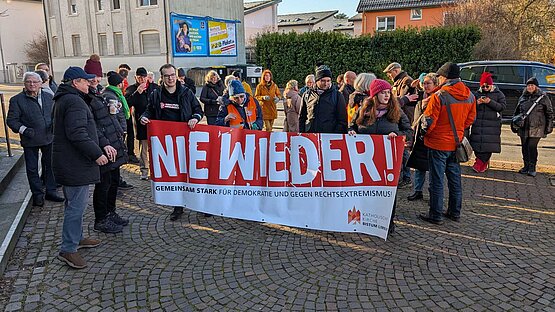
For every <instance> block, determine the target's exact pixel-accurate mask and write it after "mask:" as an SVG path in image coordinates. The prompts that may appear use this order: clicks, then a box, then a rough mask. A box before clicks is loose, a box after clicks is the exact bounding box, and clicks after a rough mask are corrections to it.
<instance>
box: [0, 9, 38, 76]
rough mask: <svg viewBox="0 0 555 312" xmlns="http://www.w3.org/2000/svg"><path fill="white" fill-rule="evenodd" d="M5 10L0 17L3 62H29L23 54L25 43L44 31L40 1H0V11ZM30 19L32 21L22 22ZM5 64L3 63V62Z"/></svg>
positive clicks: (2, 70) (1, 69)
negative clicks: (3, 14)
mask: <svg viewBox="0 0 555 312" xmlns="http://www.w3.org/2000/svg"><path fill="white" fill-rule="evenodd" d="M4 10H7V11H6V13H5V15H6V16H4V17H0V37H1V40H2V52H3V54H4V62H5V63H6V64H9V63H17V64H18V65H21V64H24V63H29V61H28V60H27V56H26V55H25V43H27V42H28V41H30V40H32V39H33V37H37V36H38V35H39V34H40V32H41V31H42V32H44V29H45V27H44V12H43V10H42V4H41V3H40V2H27V1H17V0H12V1H9V2H8V1H6V0H2V1H0V12H2V11H4ZM23 21H32V22H23ZM4 65H5V64H4ZM4 69H5V66H4V68H1V66H0V79H1V81H3V82H5V81H4Z"/></svg>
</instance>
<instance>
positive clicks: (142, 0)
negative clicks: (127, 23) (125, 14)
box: [139, 0, 158, 6]
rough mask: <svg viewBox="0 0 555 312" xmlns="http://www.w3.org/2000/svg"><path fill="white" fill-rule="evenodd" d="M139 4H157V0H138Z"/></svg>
mask: <svg viewBox="0 0 555 312" xmlns="http://www.w3.org/2000/svg"><path fill="white" fill-rule="evenodd" d="M139 5H140V6H151V5H158V0H139Z"/></svg>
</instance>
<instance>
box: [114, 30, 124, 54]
mask: <svg viewBox="0 0 555 312" xmlns="http://www.w3.org/2000/svg"><path fill="white" fill-rule="evenodd" d="M114 50H115V51H114V52H115V54H116V55H123V34H122V33H114Z"/></svg>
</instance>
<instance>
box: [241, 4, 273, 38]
mask: <svg viewBox="0 0 555 312" xmlns="http://www.w3.org/2000/svg"><path fill="white" fill-rule="evenodd" d="M276 30H277V5H272V6H269V7H266V8H264V9H262V10H258V11H255V12H253V13H250V14H248V15H245V42H246V45H247V46H252V45H254V43H253V44H251V41H252V39H253V38H254V37H256V35H257V34H259V33H263V32H266V31H269V32H273V31H276Z"/></svg>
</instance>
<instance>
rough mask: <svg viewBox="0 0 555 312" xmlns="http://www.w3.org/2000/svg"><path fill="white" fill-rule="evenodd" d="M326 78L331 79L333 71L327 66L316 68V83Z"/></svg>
mask: <svg viewBox="0 0 555 312" xmlns="http://www.w3.org/2000/svg"><path fill="white" fill-rule="evenodd" d="M324 77H328V78H331V70H330V68H329V67H327V66H326V65H320V66H318V68H316V74H315V75H314V78H315V81H318V80H320V79H322V78H324Z"/></svg>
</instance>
